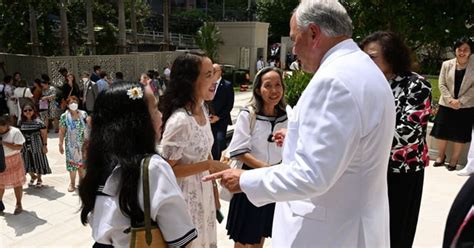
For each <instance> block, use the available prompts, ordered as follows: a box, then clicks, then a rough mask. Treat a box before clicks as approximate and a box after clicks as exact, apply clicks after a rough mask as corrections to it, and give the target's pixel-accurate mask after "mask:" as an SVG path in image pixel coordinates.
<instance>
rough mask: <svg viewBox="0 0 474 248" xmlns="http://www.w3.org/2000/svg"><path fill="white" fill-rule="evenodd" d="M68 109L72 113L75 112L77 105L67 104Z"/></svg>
mask: <svg viewBox="0 0 474 248" xmlns="http://www.w3.org/2000/svg"><path fill="white" fill-rule="evenodd" d="M68 107H69V109H70V110H72V111H76V110H77V107H78V105H77V103H75V102H73V103H71V104H69V106H68Z"/></svg>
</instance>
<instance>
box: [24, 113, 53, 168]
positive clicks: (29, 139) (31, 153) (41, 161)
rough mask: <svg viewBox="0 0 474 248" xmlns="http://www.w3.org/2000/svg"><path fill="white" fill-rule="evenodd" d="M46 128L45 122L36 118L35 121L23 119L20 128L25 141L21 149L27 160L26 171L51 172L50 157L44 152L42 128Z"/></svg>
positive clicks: (25, 160)
mask: <svg viewBox="0 0 474 248" xmlns="http://www.w3.org/2000/svg"><path fill="white" fill-rule="evenodd" d="M44 128H46V126H45V125H44V123H43V122H42V121H41V120H40V119H39V118H36V119H35V120H33V121H23V122H21V124H20V130H21V133H22V134H23V136H24V137H25V140H26V141H25V143H24V144H23V149H22V150H21V156H22V158H23V161H24V162H25V170H26V172H27V173H28V172H33V173H38V174H41V175H45V174H50V173H51V168H49V163H48V158H47V157H46V154H44V153H43V141H42V139H41V133H40V130H41V129H44Z"/></svg>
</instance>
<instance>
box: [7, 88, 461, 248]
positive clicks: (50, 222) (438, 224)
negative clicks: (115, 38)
mask: <svg viewBox="0 0 474 248" xmlns="http://www.w3.org/2000/svg"><path fill="white" fill-rule="evenodd" d="M249 96H250V95H249V93H245V94H237V95H236V104H235V106H236V109H234V111H233V113H232V115H233V118H235V116H236V115H237V113H238V110H237V109H238V108H240V107H242V106H244V105H245V104H246V102H247V101H248V98H249ZM48 148H49V153H48V158H49V162H50V165H51V169H52V171H53V174H51V175H47V176H45V177H44V179H43V180H44V187H43V188H42V189H36V188H31V187H30V188H28V187H27V186H25V188H24V195H23V208H24V212H23V213H21V214H20V215H13V214H12V213H13V210H14V205H15V197H14V194H13V190H12V189H8V190H6V192H5V195H4V199H3V200H4V203H5V206H6V209H5V215H4V216H0V248H3V247H48V248H49V247H91V245H92V243H93V241H92V239H91V231H90V228H89V227H87V226H83V225H82V224H81V223H80V219H79V213H78V210H79V207H80V203H79V198H78V195H77V192H73V193H69V192H67V186H68V183H69V177H68V174H67V171H66V168H65V162H64V161H65V158H64V156H63V155H61V154H59V151H58V138H57V135H56V134H51V133H50V137H49V138H48ZM466 179H467V178H466V177H459V176H457V175H456V174H455V173H454V172H448V171H447V170H446V169H444V168H433V167H428V168H427V169H426V174H425V185H424V190H423V199H422V204H421V211H420V218H419V221H418V228H417V233H416V236H415V244H414V247H441V242H442V237H443V230H444V224H445V221H446V217H447V214H448V211H449V207H450V206H451V203H452V201H453V199H454V197H455V196H456V194H457V192H458V191H459V189H460V187H461V186H462V184H463V183H464V182H465V181H466ZM227 210H228V204H227V203H226V202H222V212H223V213H224V215H225V216H227ZM225 222H226V219H224V222H223V223H222V224H219V225H218V230H217V232H218V233H217V236H218V246H219V247H233V242H231V241H230V240H229V239H228V237H227V235H226V230H225ZM334 238H337V234H334ZM265 247H271V241H269V240H268V241H267V243H266V245H265Z"/></svg>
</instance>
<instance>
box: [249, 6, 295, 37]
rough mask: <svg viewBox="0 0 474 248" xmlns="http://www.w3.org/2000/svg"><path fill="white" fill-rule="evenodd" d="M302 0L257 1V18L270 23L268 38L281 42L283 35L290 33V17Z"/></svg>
mask: <svg viewBox="0 0 474 248" xmlns="http://www.w3.org/2000/svg"><path fill="white" fill-rule="evenodd" d="M299 2H300V0H279V1H274V0H260V1H258V2H257V19H258V20H259V21H262V22H268V23H270V27H269V30H268V40H269V42H270V43H275V42H280V40H281V37H282V36H289V34H290V24H289V23H290V19H291V14H292V13H293V10H294V9H295V8H296V6H298V4H299Z"/></svg>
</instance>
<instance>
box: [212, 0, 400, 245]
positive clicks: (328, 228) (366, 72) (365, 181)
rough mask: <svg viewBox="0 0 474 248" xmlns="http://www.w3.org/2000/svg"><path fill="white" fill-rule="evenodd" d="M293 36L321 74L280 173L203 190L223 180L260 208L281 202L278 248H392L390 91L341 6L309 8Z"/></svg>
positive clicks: (311, 0)
mask: <svg viewBox="0 0 474 248" xmlns="http://www.w3.org/2000/svg"><path fill="white" fill-rule="evenodd" d="M290 28H291V32H290V36H291V39H292V40H293V41H294V48H293V52H294V53H295V54H296V55H298V58H299V59H300V60H301V62H302V65H303V70H305V71H307V72H314V73H315V74H314V76H313V78H312V79H311V82H310V83H309V84H308V86H307V87H306V89H305V90H304V92H303V94H302V95H301V98H300V99H299V101H298V103H297V104H296V106H295V107H294V109H293V111H291V112H292V113H289V114H288V116H289V117H288V118H289V120H288V129H287V132H286V136H285V137H284V143H283V161H282V163H281V164H280V165H276V166H272V167H268V168H262V169H254V170H251V171H245V172H244V171H242V170H237V169H229V170H225V171H222V172H219V173H216V174H213V175H210V176H208V177H205V178H203V180H211V179H219V178H220V179H221V184H222V185H224V186H225V187H227V188H228V189H229V190H230V191H231V192H239V191H243V192H244V193H245V194H246V195H247V197H248V198H249V200H250V201H251V202H252V203H253V204H254V205H256V206H262V205H265V204H268V203H271V202H277V205H276V209H275V215H274V223H273V234H272V246H274V247H298V248H299V247H377V248H378V247H389V246H390V234H389V209H388V197H387V161H388V157H389V152H390V146H391V142H392V137H393V131H394V128H395V106H394V99H393V95H392V92H391V90H390V87H389V84H388V82H387V81H386V79H385V77H384V75H383V74H382V72H381V71H380V70H379V69H378V68H377V66H376V65H375V64H374V63H373V62H372V60H371V59H370V58H369V57H368V56H367V55H366V54H365V53H364V52H363V51H361V50H360V49H359V47H358V46H357V44H356V43H355V42H354V41H352V39H351V38H350V37H351V35H352V21H351V19H350V17H349V16H348V15H347V12H346V10H345V9H344V7H343V6H342V5H341V4H340V3H339V2H338V1H336V0H303V1H302V2H301V3H300V5H299V6H298V7H297V8H296V10H295V12H294V14H293V16H292V18H291V22H290ZM284 134H285V132H283V131H280V132H277V133H276V134H275V135H274V138H275V139H276V141H277V142H278V141H280V140H281V139H282V136H284Z"/></svg>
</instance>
